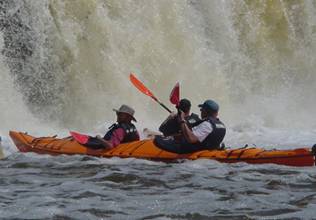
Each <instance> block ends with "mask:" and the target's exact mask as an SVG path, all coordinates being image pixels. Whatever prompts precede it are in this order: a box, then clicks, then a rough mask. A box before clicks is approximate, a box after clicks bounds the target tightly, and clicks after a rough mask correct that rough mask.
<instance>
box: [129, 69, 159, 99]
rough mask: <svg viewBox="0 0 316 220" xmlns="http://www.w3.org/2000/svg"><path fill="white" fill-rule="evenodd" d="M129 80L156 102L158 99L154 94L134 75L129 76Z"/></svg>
mask: <svg viewBox="0 0 316 220" xmlns="http://www.w3.org/2000/svg"><path fill="white" fill-rule="evenodd" d="M129 79H130V80H131V82H132V83H133V85H134V86H135V87H136V88H137V89H138V90H139V91H141V92H142V93H144V94H145V95H147V96H150V97H151V98H153V99H155V100H156V97H155V96H154V95H153V94H152V92H151V91H150V90H149V89H148V88H147V87H146V86H145V85H144V84H143V83H142V82H141V81H139V80H138V79H137V78H136V76H134V74H133V73H130V74H129Z"/></svg>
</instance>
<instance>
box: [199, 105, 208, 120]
mask: <svg viewBox="0 0 316 220" xmlns="http://www.w3.org/2000/svg"><path fill="white" fill-rule="evenodd" d="M200 111H201V118H202V119H203V118H206V117H207V112H206V111H205V109H203V108H201V109H200Z"/></svg>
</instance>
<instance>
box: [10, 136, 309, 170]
mask: <svg viewBox="0 0 316 220" xmlns="http://www.w3.org/2000/svg"><path fill="white" fill-rule="evenodd" d="M10 136H11V138H12V140H13V142H14V143H15V145H16V146H17V148H18V149H19V151H21V152H35V153H39V154H50V155H60V154H68V155H73V154H84V155H90V156H98V157H121V158H128V157H134V158H143V159H152V160H177V159H189V160H195V159H213V160H217V161H220V162H225V163H236V162H246V163H252V164H265V163H273V164H280V165H288V166H313V165H314V164H315V155H314V153H313V152H312V151H311V149H310V148H298V149H292V150H265V149H263V148H239V149H226V150H203V151H198V152H195V153H190V154H175V153H171V152H167V151H164V150H161V149H159V148H158V147H156V146H155V145H154V143H153V141H152V140H142V141H135V142H130V143H125V144H120V145H118V146H117V147H115V148H113V149H110V150H106V149H98V150H95V149H90V148H88V147H86V146H83V145H81V144H79V143H78V142H77V141H75V140H73V138H72V137H66V138H56V136H53V137H33V136H31V135H28V134H26V133H22V132H16V131H10Z"/></svg>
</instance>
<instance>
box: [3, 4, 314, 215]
mask: <svg viewBox="0 0 316 220" xmlns="http://www.w3.org/2000/svg"><path fill="white" fill-rule="evenodd" d="M0 49H1V53H0V76H1V78H0V92H1V96H0V109H1V113H0V136H1V137H2V139H3V141H2V143H1V144H2V148H3V151H4V155H5V157H4V159H2V160H0V168H1V169H0V172H1V180H0V191H1V193H0V219H313V218H316V217H315V214H314V213H315V211H314V208H315V204H316V193H315V188H316V180H315V178H316V173H315V169H314V167H303V168H296V167H286V166H278V165H271V164H266V165H249V164H245V163H240V164H222V163H218V162H216V161H208V160H197V161H186V160H184V161H178V162H177V163H164V162H155V161H147V160H139V159H133V158H129V159H119V158H110V159H104V158H102V159H100V158H94V157H87V156H64V155H62V156H57V157H52V156H48V155H36V154H32V153H29V154H22V153H19V152H18V151H17V149H16V147H15V146H14V144H13V143H12V141H11V140H10V137H9V136H8V131H9V130H18V131H27V132H29V133H30V134H31V135H34V136H47V135H55V134H57V135H58V136H60V137H63V136H67V135H68V132H69V130H77V131H80V132H85V133H89V134H93V135H95V134H103V133H104V132H105V131H106V129H107V127H108V126H109V125H110V124H111V122H113V120H115V114H114V113H113V111H112V109H113V108H118V107H119V106H120V105H121V104H123V103H124V104H128V105H131V106H133V107H134V108H135V110H136V115H135V117H136V118H137V119H138V123H137V124H136V126H137V128H138V129H139V130H140V131H141V130H142V129H143V128H149V129H152V130H156V129H157V127H158V126H159V123H160V122H161V121H162V120H164V118H165V117H166V116H167V115H168V114H167V112H165V111H164V109H162V108H160V106H159V105H157V104H156V103H155V102H153V101H152V100H150V98H148V97H146V96H144V95H143V94H141V93H139V92H138V91H137V90H136V89H135V88H134V87H133V86H132V85H131V83H130V82H129V80H128V75H129V73H130V72H134V73H135V75H137V77H138V78H139V79H140V80H141V81H143V82H144V83H145V84H146V85H147V86H148V87H149V88H150V89H151V90H152V91H153V92H154V94H155V95H156V96H157V97H158V98H159V99H160V100H161V101H162V102H163V103H164V104H166V105H167V106H168V107H170V108H172V105H171V104H170V103H169V101H168V96H169V93H170V91H171V89H172V88H173V86H174V85H175V83H176V82H180V85H181V97H185V98H188V99H190V100H191V101H192V104H193V106H192V111H193V112H198V111H199V110H198V108H197V105H198V104H200V103H201V102H203V101H204V100H205V99H209V98H211V99H214V100H216V101H217V102H218V103H219V104H220V115H219V116H220V118H221V120H222V121H223V122H224V123H225V124H226V126H227V128H228V132H227V135H226V138H225V143H226V145H227V146H229V147H232V148H235V147H241V146H244V145H245V144H249V145H251V146H260V147H264V148H266V149H272V148H280V149H286V148H291V149H293V148H297V147H311V146H313V145H314V144H315V143H316V139H315V137H316V118H315V116H314V115H315V108H316V103H315V100H316V92H315V88H316V74H315V69H316V3H315V1H313V0H305V1H303V0H296V1H285V0H274V1H270V0H262V1H259V0H253V1H247V0H236V1H228V0H221V1H220V0H214V1H209V0H134V1H131V0H76V1H71V0H64V1H62V0H41V1H39V0H2V1H0Z"/></svg>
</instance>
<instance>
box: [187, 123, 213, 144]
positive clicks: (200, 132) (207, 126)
mask: <svg viewBox="0 0 316 220" xmlns="http://www.w3.org/2000/svg"><path fill="white" fill-rule="evenodd" d="M212 131H213V127H212V124H211V123H210V122H208V121H204V122H202V123H201V124H199V125H197V126H195V127H193V128H192V132H193V134H194V135H195V136H196V137H197V139H198V140H199V141H200V142H203V141H204V140H205V138H206V137H207V136H208V135H209V134H210V133H212Z"/></svg>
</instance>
